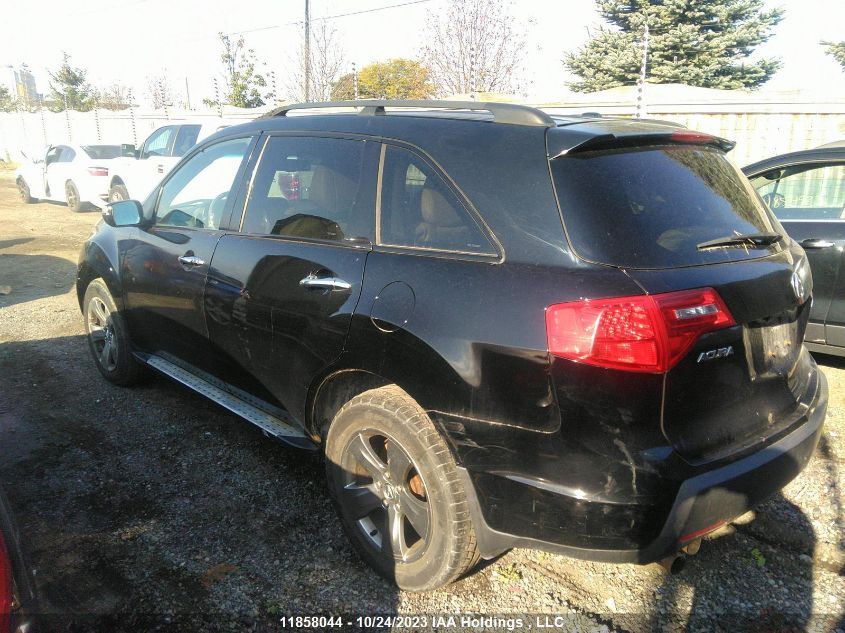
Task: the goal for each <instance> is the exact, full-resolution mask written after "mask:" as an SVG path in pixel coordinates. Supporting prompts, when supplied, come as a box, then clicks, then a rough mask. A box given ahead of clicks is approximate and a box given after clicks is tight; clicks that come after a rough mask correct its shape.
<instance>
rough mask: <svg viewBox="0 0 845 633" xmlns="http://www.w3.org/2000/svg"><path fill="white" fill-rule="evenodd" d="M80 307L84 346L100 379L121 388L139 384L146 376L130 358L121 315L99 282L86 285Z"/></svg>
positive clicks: (98, 280)
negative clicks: (82, 314)
mask: <svg viewBox="0 0 845 633" xmlns="http://www.w3.org/2000/svg"><path fill="white" fill-rule="evenodd" d="M82 305H83V307H84V310H85V330H86V332H87V333H88V347H89V349H90V350H91V355H92V356H93V357H94V362H95V363H96V365H97V369H98V370H100V373H101V374H102V375H103V377H104V378H105V379H106V380H108V381H109V382H113V383H114V384H116V385H122V386H129V385H133V384H136V383H138V382H140V381H141V380H142V379H143V378H144V377H145V376H146V371H145V368H144V366H143V365H141V364H140V363H139V362H138V361H137V360H135V357H134V356H133V355H132V346H131V345H130V341H129V333H128V331H127V329H126V325H125V323H124V321H123V316H122V315H121V314H120V312H119V311H118V309H117V306H116V305H115V303H114V299H113V298H112V295H111V293H110V292H109V289H108V287H107V286H106V284H105V282H104V281H103V280H102V279H95V280H94V281H92V282H91V283H90V284H88V288H87V289H86V290H85V299H84V300H83V302H82Z"/></svg>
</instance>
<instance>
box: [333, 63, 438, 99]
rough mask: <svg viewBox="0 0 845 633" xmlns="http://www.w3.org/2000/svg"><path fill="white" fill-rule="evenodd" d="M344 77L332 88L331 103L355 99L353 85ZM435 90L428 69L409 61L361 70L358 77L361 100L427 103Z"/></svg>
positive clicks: (349, 74) (351, 75)
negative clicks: (419, 100)
mask: <svg viewBox="0 0 845 633" xmlns="http://www.w3.org/2000/svg"><path fill="white" fill-rule="evenodd" d="M354 79H355V78H354V76H353V74H352V73H347V74H345V75H343V76H342V77H341V78H340V79H338V80H337V81H336V82H335V84H334V85H333V86H332V99H334V100H341V99H354V98H355V83H354ZM433 93H434V86H433V85H432V83H431V79H430V78H429V72H428V69H427V68H426V67H425V66H423V65H422V64H421V63H420V62H418V61H415V60H412V59H391V60H388V61H386V62H375V63H373V64H370V65H368V66H364V67H363V68H362V69H361V71H360V72H359V73H358V97H359V98H360V99H429V98H430V97H431V95H432V94H433Z"/></svg>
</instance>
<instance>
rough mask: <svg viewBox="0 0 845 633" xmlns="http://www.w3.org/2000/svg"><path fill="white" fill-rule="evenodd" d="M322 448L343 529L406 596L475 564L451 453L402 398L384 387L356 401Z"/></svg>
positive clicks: (445, 581)
mask: <svg viewBox="0 0 845 633" xmlns="http://www.w3.org/2000/svg"><path fill="white" fill-rule="evenodd" d="M325 447H326V449H325V450H326V474H327V478H328V484H329V490H330V492H331V495H332V499H333V501H334V503H335V508H336V509H337V511H338V514H339V516H340V519H341V522H342V523H343V526H344V529H345V530H346V532H347V534H348V535H349V537H350V540H351V541H352V544H353V546H354V547H355V549H356V551H357V552H358V553H359V554H360V556H361V558H362V559H364V561H365V562H367V563H368V564H369V565H370V566H372V567H373V568H374V569H375V570H376V571H377V572H378V573H379V574H380V575H382V576H384V577H385V578H387V579H388V580H391V581H393V582H395V583H396V585H397V586H398V587H400V588H401V589H404V590H407V591H430V590H433V589H437V588H439V587H442V586H444V585H447V584H449V583H450V582H452V581H453V580H455V579H456V578H458V577H459V576H461V575H462V574H464V573H465V572H466V571H467V570H468V569H469V568H470V567H471V566H472V563H473V561H477V560H478V555H477V552H478V549H477V546H476V541H475V532H474V531H473V528H472V521H471V519H470V515H469V505H468V503H467V499H466V494H465V492H464V489H463V486H462V484H461V483H460V479H459V478H458V471H457V466H456V465H455V462H454V460H453V459H452V454H451V453H450V452H449V448H448V447H447V446H446V442H445V441H444V440H443V438H442V437H441V436H440V434H439V433H438V432H437V430H436V429H435V428H434V425H433V424H432V422H431V420H430V419H429V417H428V415H426V413H425V411H424V410H423V409H422V408H421V407H420V406H419V405H418V404H417V403H416V402H415V401H414V400H413V399H412V398H411V397H410V396H409V395H408V394H407V393H405V392H404V391H402V390H401V389H399V388H398V387H396V386H394V385H390V386H387V387H381V388H378V389H372V390H370V391H366V392H364V393H362V394H360V395H358V396H356V397H354V398H353V399H352V400H350V401H349V402H347V403H346V404H345V405H344V406H343V407H342V408H341V409H340V411H338V413H337V415H335V417H334V420H333V421H332V423H331V426H330V427H329V430H328V433H327V434H326V442H325ZM384 473H388V475H387V476H385V475H384ZM394 526H400V527H401V529H400V530H395V529H393V527H394ZM397 550H398V551H397Z"/></svg>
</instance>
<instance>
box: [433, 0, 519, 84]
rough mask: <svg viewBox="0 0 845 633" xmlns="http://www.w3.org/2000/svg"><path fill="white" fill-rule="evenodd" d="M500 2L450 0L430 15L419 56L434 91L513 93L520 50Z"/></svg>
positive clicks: (511, 20) (511, 22) (515, 30)
mask: <svg viewBox="0 0 845 633" xmlns="http://www.w3.org/2000/svg"><path fill="white" fill-rule="evenodd" d="M508 9H509V3H506V2H504V1H503V0H451V1H450V2H449V4H448V5H447V6H446V8H445V9H444V10H443V11H441V12H440V13H434V14H431V15H430V16H429V18H428V21H427V23H426V27H425V42H426V44H425V45H424V46H423V48H422V51H421V56H422V58H423V61H424V63H425V65H426V66H427V67H428V68H429V69H430V70H431V75H432V80H433V81H434V84H435V87H436V89H437V92H438V93H439V94H440V95H441V96H443V95H450V94H466V93H473V92H514V91H516V90H518V89H519V74H520V71H521V69H522V62H523V51H524V49H525V31H524V29H520V27H519V26H518V24H517V23H516V21H515V20H514V18H513V16H512V15H510V12H509V10H508Z"/></svg>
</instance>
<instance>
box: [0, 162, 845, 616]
mask: <svg viewBox="0 0 845 633" xmlns="http://www.w3.org/2000/svg"><path fill="white" fill-rule="evenodd" d="M14 194H15V192H14V188H13V182H12V177H11V172H3V171H0V482H2V485H3V486H4V487H5V488H6V491H7V493H8V496H9V498H10V500H11V503H12V506H13V508H14V510H15V511H16V513H17V516H18V519H19V523H20V524H21V530H22V533H23V535H24V537H25V539H26V545H27V547H28V549H29V552H30V554H31V558H32V560H33V563H34V566H35V567H36V568H37V579H38V585H39V588H40V590H41V593H42V596H43V602H44V604H43V605H42V606H43V608H44V610H45V611H46V612H48V614H51V615H50V616H49V617H48V619H46V620H45V622H44V625H45V628H46V630H57V631H70V630H79V631H112V630H127V631H128V630H132V631H143V630H163V629H164V628H167V629H168V630H170V629H179V630H190V631H197V630H268V631H270V630H281V629H282V628H288V629H290V628H301V627H298V626H297V625H296V623H294V624H293V625H290V624H288V625H287V626H286V627H282V623H281V622H280V621H279V620H280V618H281V617H282V616H283V615H284V614H295V615H308V614H318V613H322V614H346V615H356V614H357V615H371V614H393V615H395V614H406V615H425V616H427V620H417V621H416V624H423V623H426V622H427V624H428V626H432V624H433V623H434V621H433V619H432V616H434V615H436V614H451V615H452V616H453V617H455V618H456V619H455V626H454V627H449V626H448V624H449V622H448V621H445V622H442V623H437V624H440V626H438V627H437V628H439V629H441V630H459V629H460V628H461V626H462V625H463V628H465V629H466V630H470V629H473V628H474V629H476V630H478V629H479V628H482V627H485V625H486V627H485V628H487V630H508V629H509V628H513V629H518V628H522V629H524V630H528V629H529V628H530V629H531V630H538V629H539V630H543V629H542V628H541V627H540V626H538V625H543V624H548V626H549V627H550V628H548V629H546V630H584V631H628V630H630V631H647V630H654V629H663V630H684V629H685V630H690V631H698V630H701V631H709V630H725V631H732V630H738V629H739V628H750V629H753V630H758V631H780V630H814V631H827V630H835V629H836V628H837V627H839V628H840V629H843V630H845V579H843V572H844V571H845V542H843V541H845V526H843V522H845V516H844V515H843V498H842V494H843V490H845V477H843V467H844V465H845V362H843V361H841V360H838V359H834V358H831V357H825V356H819V357H818V361H819V363H820V364H821V365H822V367H823V369H824V372H825V373H826V374H827V377H828V379H829V381H830V387H831V397H830V409H829V413H828V420H827V426H826V432H825V435H824V438H823V440H822V443H821V445H820V448H819V450H818V452H817V454H816V456H815V458H814V459H813V461H812V462H811V465H810V466H809V467H808V468H807V470H806V471H805V472H804V473H802V474H801V475H800V476H799V477H798V478H797V479H796V480H795V481H793V482H792V483H791V484H790V485H789V486H788V487H787V488H786V489H784V490H783V492H782V493H781V494H779V495H777V496H776V497H775V498H774V499H772V500H770V501H768V502H767V503H765V504H763V505H761V506H760V507H759V508H757V509H756V510H755V511H754V512H752V513H749V514H748V515H746V516H745V517H742V518H741V519H740V520H738V521H736V522H735V523H734V524H732V525H730V526H728V527H726V528H725V529H723V530H722V531H721V532H720V533H719V534H718V535H717V536H716V537H714V538H712V539H710V540H708V541H706V542H705V543H704V544H703V545H702V548H701V552H700V553H699V554H698V555H697V556H695V557H693V558H691V559H689V561H688V563H687V566H686V569H685V570H684V571H683V572H682V573H680V574H677V575H668V574H667V573H666V572H665V571H664V570H663V569H662V568H660V567H659V566H657V565H649V566H643V567H640V566H633V565H609V564H600V563H589V562H583V561H576V560H571V559H568V558H564V557H562V556H556V555H551V554H545V553H542V552H536V551H529V550H513V551H511V552H509V553H507V554H506V555H504V556H502V557H500V558H499V559H497V560H495V561H492V562H488V563H486V564H484V565H482V567H481V568H480V569H478V570H476V571H475V572H473V573H471V574H470V575H469V576H468V577H466V578H464V579H463V580H461V581H459V582H457V583H454V584H453V585H451V586H449V587H446V588H445V589H443V590H440V591H436V592H432V593H429V594H422V595H420V594H410V593H404V592H399V591H397V590H396V589H395V588H393V587H391V586H389V585H388V584H386V583H385V582H383V581H381V580H380V579H378V578H377V577H376V576H374V575H373V574H372V573H371V572H370V571H369V570H368V568H366V567H365V566H364V565H363V564H362V563H361V562H360V561H359V560H358V559H357V558H356V557H355V555H354V554H353V552H352V550H351V549H350V547H349V546H348V545H347V541H346V538H345V537H344V535H343V533H342V532H341V529H340V525H339V522H338V521H337V520H336V518H335V515H334V512H333V510H332V508H331V506H330V503H329V500H328V498H327V495H326V494H325V493H324V488H325V482H324V477H323V470H322V466H321V464H320V462H319V460H318V459H317V458H315V457H314V456H313V455H309V454H305V453H301V452H297V451H295V450H293V449H288V448H286V447H284V446H282V445H281V444H279V443H278V442H275V441H273V440H270V439H268V438H266V437H264V436H263V435H262V433H261V432H260V431H259V430H257V429H255V428H253V427H251V426H250V425H249V424H247V423H245V422H243V421H241V420H240V419H239V418H236V417H235V416H233V415H231V414H229V413H227V412H226V411H224V410H222V409H221V408H219V407H217V406H216V405H214V404H213V403H211V402H208V401H206V400H204V399H202V398H201V397H199V396H196V395H194V394H193V393H191V392H189V391H187V390H186V389H184V388H182V387H180V386H178V385H176V384H174V383H172V382H169V381H167V380H164V379H160V378H158V379H153V380H152V381H151V382H150V383H149V384H148V385H146V386H144V387H142V388H139V389H135V390H125V389H121V388H118V387H113V386H111V385H109V384H107V383H106V382H105V381H103V380H102V379H101V378H100V376H99V375H98V374H97V372H96V370H95V368H94V365H93V362H92V361H91V359H90V358H89V356H88V351H87V348H86V344H85V340H84V338H83V335H82V333H83V330H82V322H81V317H80V315H79V310H78V306H77V303H76V297H75V293H74V289H73V279H74V271H75V262H76V258H77V255H78V252H79V247H80V244H81V243H82V241H83V240H84V239H85V237H86V236H87V235H88V233H89V232H90V230H91V227H92V226H93V225H94V224H95V223H96V221H97V219H98V214H97V213H81V214H73V213H71V212H70V211H69V210H68V209H67V208H66V207H64V206H62V205H54V204H44V203H41V204H34V205H23V204H21V203H19V202H18V201H17V200H16V198H15V195H14ZM4 286H9V287H10V292H8V294H4V293H3V291H4V290H6V289H5V288H3V287H4ZM455 614H487V615H488V616H489V615H490V614H498V617H497V620H495V621H494V620H490V619H488V620H486V621H482V622H475V623H472V622H468V621H463V622H462V621H461V619H460V616H459V615H458V616H456V615H455ZM508 614H510V615H508ZM538 614H547V615H538ZM508 618H518V619H521V627H519V626H516V625H518V624H520V622H509V621H508ZM556 618H557V619H556ZM410 623H411V624H414V622H413V621H411V622H410ZM300 624H302V623H300ZM316 628H320V627H316ZM347 628H351V627H347ZM381 628H390V626H384V627H381ZM393 628H400V627H393Z"/></svg>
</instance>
